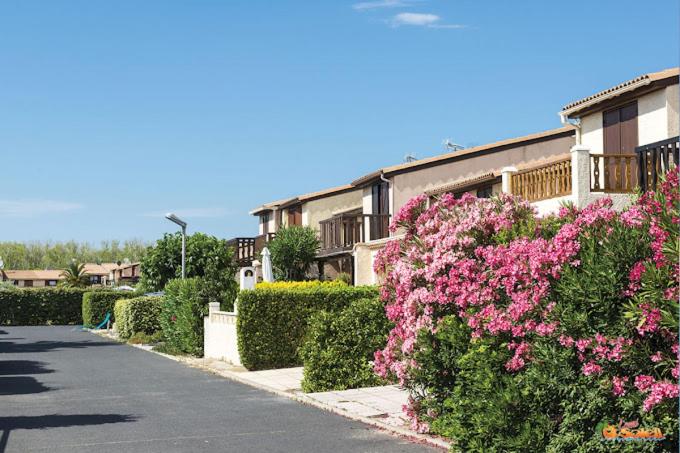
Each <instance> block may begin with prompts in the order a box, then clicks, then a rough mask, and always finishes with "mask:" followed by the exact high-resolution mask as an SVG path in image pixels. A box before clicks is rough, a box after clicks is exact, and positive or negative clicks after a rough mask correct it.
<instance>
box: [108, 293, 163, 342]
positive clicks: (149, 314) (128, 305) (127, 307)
mask: <svg viewBox="0 0 680 453" xmlns="http://www.w3.org/2000/svg"><path fill="white" fill-rule="evenodd" d="M161 303H162V298H161V297H158V296H141V297H134V298H132V299H120V300H118V301H117V302H116V304H115V306H114V309H113V311H114V313H115V317H116V330H117V331H118V335H119V336H120V338H121V339H123V340H127V339H128V338H130V337H131V336H132V335H134V334H135V333H137V332H143V333H145V334H148V335H152V334H154V333H156V332H158V331H159V330H160V329H161V325H160V314H161Z"/></svg>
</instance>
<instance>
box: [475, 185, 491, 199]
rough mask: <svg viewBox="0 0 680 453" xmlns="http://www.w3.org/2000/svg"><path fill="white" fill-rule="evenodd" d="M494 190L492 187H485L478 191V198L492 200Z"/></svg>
mask: <svg viewBox="0 0 680 453" xmlns="http://www.w3.org/2000/svg"><path fill="white" fill-rule="evenodd" d="M491 195H493V190H492V188H491V186H484V187H480V188H479V189H477V198H491Z"/></svg>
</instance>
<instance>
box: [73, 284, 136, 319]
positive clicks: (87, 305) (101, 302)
mask: <svg viewBox="0 0 680 453" xmlns="http://www.w3.org/2000/svg"><path fill="white" fill-rule="evenodd" d="M135 295H136V294H134V293H132V294H131V293H129V292H127V291H113V290H96V291H88V292H86V293H85V294H83V325H84V326H96V325H97V324H99V323H100V322H102V321H103V320H104V319H105V318H106V313H111V322H113V321H114V320H115V316H114V313H113V307H114V305H115V304H116V301H117V300H119V299H126V298H130V297H134V296H135Z"/></svg>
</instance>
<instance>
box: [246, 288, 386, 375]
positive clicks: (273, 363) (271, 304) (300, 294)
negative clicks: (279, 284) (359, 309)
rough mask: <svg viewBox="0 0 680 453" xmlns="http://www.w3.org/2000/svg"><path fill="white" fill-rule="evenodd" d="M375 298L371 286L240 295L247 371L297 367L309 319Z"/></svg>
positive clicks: (376, 294) (252, 291)
mask: <svg viewBox="0 0 680 453" xmlns="http://www.w3.org/2000/svg"><path fill="white" fill-rule="evenodd" d="M377 296H378V289H377V288H376V287H373V286H356V287H354V286H340V285H338V286H333V285H329V286H315V287H310V288H304V287H303V288H291V289H274V288H266V289H259V288H256V289H254V290H246V291H241V293H240V294H239V297H238V319H237V333H238V349H239V353H240V355H241V362H242V363H243V365H244V366H245V367H246V368H248V369H249V370H263V369H271V368H285V367H292V366H299V365H301V364H302V360H301V358H300V354H299V348H300V346H302V344H303V342H304V338H305V335H306V333H307V326H308V323H309V319H310V318H311V316H312V315H313V314H314V313H317V312H319V311H322V310H325V311H328V312H332V313H335V312H338V311H340V310H342V309H343V308H345V307H347V306H348V305H349V304H351V303H352V302H353V301H356V300H359V299H366V298H375V297H377Z"/></svg>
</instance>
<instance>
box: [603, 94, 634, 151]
mask: <svg viewBox="0 0 680 453" xmlns="http://www.w3.org/2000/svg"><path fill="white" fill-rule="evenodd" d="M637 114H638V107H637V101H635V102H631V103H629V104H626V105H623V106H621V107H617V108H615V109H611V110H607V111H606V112H603V113H602V128H603V129H604V153H605V154H632V153H634V152H635V147H636V146H637V144H638V125H637Z"/></svg>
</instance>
